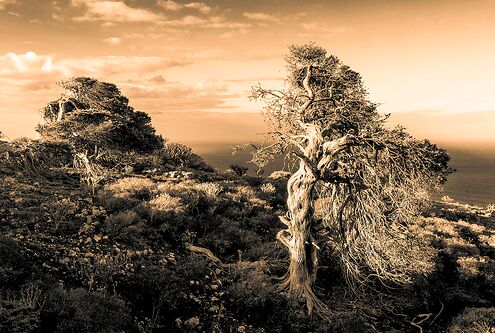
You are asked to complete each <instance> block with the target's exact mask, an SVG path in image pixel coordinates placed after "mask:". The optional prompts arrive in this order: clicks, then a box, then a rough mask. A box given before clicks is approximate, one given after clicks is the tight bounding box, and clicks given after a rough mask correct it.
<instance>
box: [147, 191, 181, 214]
mask: <svg viewBox="0 0 495 333" xmlns="http://www.w3.org/2000/svg"><path fill="white" fill-rule="evenodd" d="M149 206H150V209H151V213H152V219H153V218H154V217H160V216H168V215H169V214H170V213H174V214H182V213H183V212H184V206H183V205H182V202H181V199H180V198H177V197H173V196H171V195H170V194H168V193H162V194H160V195H159V196H157V197H155V198H154V199H152V200H150V201H149Z"/></svg>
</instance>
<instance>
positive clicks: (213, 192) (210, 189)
mask: <svg viewBox="0 0 495 333" xmlns="http://www.w3.org/2000/svg"><path fill="white" fill-rule="evenodd" d="M195 187H196V189H198V190H199V191H201V192H203V193H204V194H205V195H206V197H207V198H209V199H216V198H218V195H219V194H220V193H221V192H222V191H223V187H222V185H220V184H217V183H200V184H197V185H196V186H195Z"/></svg>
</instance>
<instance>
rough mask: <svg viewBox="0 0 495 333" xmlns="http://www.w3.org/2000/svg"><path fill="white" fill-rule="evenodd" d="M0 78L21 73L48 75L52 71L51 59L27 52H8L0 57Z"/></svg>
mask: <svg viewBox="0 0 495 333" xmlns="http://www.w3.org/2000/svg"><path fill="white" fill-rule="evenodd" d="M0 68H1V69H0V77H8V76H11V75H17V74H23V73H33V72H34V73H48V72H51V71H53V70H54V69H55V68H54V66H53V58H52V57H51V56H47V55H38V54H36V53H35V52H32V51H28V52H26V53H24V54H16V53H14V52H9V53H7V54H5V55H3V56H0Z"/></svg>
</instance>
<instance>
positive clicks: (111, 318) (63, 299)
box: [42, 289, 131, 333]
mask: <svg viewBox="0 0 495 333" xmlns="http://www.w3.org/2000/svg"><path fill="white" fill-rule="evenodd" d="M43 319H44V320H43V322H42V331H43V332H49V331H51V332H57V333H65V332H67V333H69V332H81V333H86V332H87V333H93V332H101V333H107V332H108V333H113V332H122V331H128V329H129V326H130V322H131V319H130V312H129V310H128V308H127V307H126V304H125V303H124V301H123V300H122V299H120V298H119V297H118V296H116V295H105V294H102V293H98V292H89V291H87V290H84V289H70V290H63V289H55V290H53V291H51V292H50V293H49V294H48V296H47V298H46V303H45V306H44V308H43Z"/></svg>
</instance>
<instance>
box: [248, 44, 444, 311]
mask: <svg viewBox="0 0 495 333" xmlns="http://www.w3.org/2000/svg"><path fill="white" fill-rule="evenodd" d="M285 60H286V63H287V79H286V85H285V87H284V89H265V88H263V87H262V86H261V85H258V86H255V87H253V90H252V95H251V97H252V98H253V99H258V100H263V101H264V102H265V108H264V110H263V113H264V116H265V119H266V120H267V123H268V125H269V127H270V132H269V133H268V137H267V140H266V141H265V142H268V144H265V145H263V146H261V147H259V148H258V149H257V150H256V151H255V153H254V155H253V160H252V161H253V162H254V163H256V164H257V165H258V166H260V167H262V166H264V165H266V163H268V161H269V160H270V159H273V158H275V157H276V156H278V155H279V154H287V155H291V156H295V157H296V158H297V159H298V160H299V169H298V170H297V171H296V172H295V173H294V174H293V175H292V177H291V178H290V179H289V182H288V198H287V205H288V213H287V214H286V216H281V217H280V219H281V221H282V222H283V223H284V224H285V225H286V226H287V229H286V230H282V231H280V232H279V234H278V236H277V237H278V239H279V240H280V241H281V242H282V244H284V245H285V246H286V247H287V248H288V250H289V252H290V254H291V262H290V268H289V272H288V275H287V280H286V281H285V283H284V286H286V287H288V288H289V291H290V292H291V293H292V294H294V295H296V296H302V297H304V298H305V299H306V302H307V306H308V310H309V312H310V313H311V312H312V310H313V309H316V311H317V313H319V314H324V313H325V312H326V311H327V310H328V309H326V307H325V305H324V304H323V303H321V302H320V301H319V300H318V299H317V297H316V295H315V294H314V292H313V285H314V282H315V280H316V271H317V268H318V261H319V257H318V256H319V250H320V248H321V247H322V246H325V244H328V242H329V238H330V241H332V242H333V243H334V246H335V248H336V249H337V251H338V252H339V255H340V258H341V266H342V268H343V271H344V272H343V273H344V275H345V276H346V278H347V280H348V282H349V283H350V284H351V285H353V286H356V285H357V286H360V285H362V284H363V283H364V281H369V280H370V277H374V278H377V279H378V280H379V281H381V282H382V283H384V284H390V283H391V284H403V283H408V282H411V281H412V278H413V276H414V274H418V273H422V272H425V271H426V270H427V269H428V267H429V266H428V263H427V260H426V259H425V258H423V257H424V256H425V254H424V253H423V254H422V253H421V251H422V250H421V249H420V248H419V247H418V246H415V244H416V243H415V240H413V239H411V237H409V235H408V233H407V224H408V222H409V221H411V219H413V218H415V217H416V216H417V214H418V212H419V210H420V208H421V204H422V203H424V202H425V199H427V197H428V190H430V189H434V188H436V187H438V185H439V184H441V183H443V182H444V181H445V180H446V176H447V175H448V174H449V173H450V172H451V169H450V168H449V167H448V161H449V156H448V154H447V153H446V151H445V150H444V149H441V148H438V147H437V146H436V145H434V144H432V143H430V142H429V141H428V140H422V141H421V140H416V139H415V138H413V137H412V136H411V135H409V134H408V133H407V132H406V131H405V129H404V128H403V127H396V128H389V127H387V126H386V120H387V118H388V115H381V114H380V113H379V112H378V110H377V105H376V104H375V103H372V102H370V101H369V100H368V99H367V92H366V89H365V87H364V84H363V82H362V79H361V76H360V75H359V74H358V73H357V72H355V71H353V70H352V69H350V68H349V67H348V66H346V65H344V64H343V63H342V62H341V61H340V60H339V59H338V58H337V57H335V56H333V55H330V56H328V55H327V52H326V51H325V50H324V49H323V48H321V47H319V46H317V45H314V44H306V45H302V46H290V47H289V54H288V55H287V57H286V59H285ZM317 193H318V196H317V195H316V194H317ZM316 199H319V200H323V202H324V205H323V208H324V209H325V210H324V214H323V218H322V219H321V220H318V221H317V220H316V219H315V218H314V206H315V201H316ZM320 206H321V205H320ZM317 224H319V225H320V226H321V227H323V228H326V229H327V230H328V232H327V233H325V235H326V236H325V237H320V236H321V234H320V233H315V230H316V225H317ZM423 259H424V260H423Z"/></svg>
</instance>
